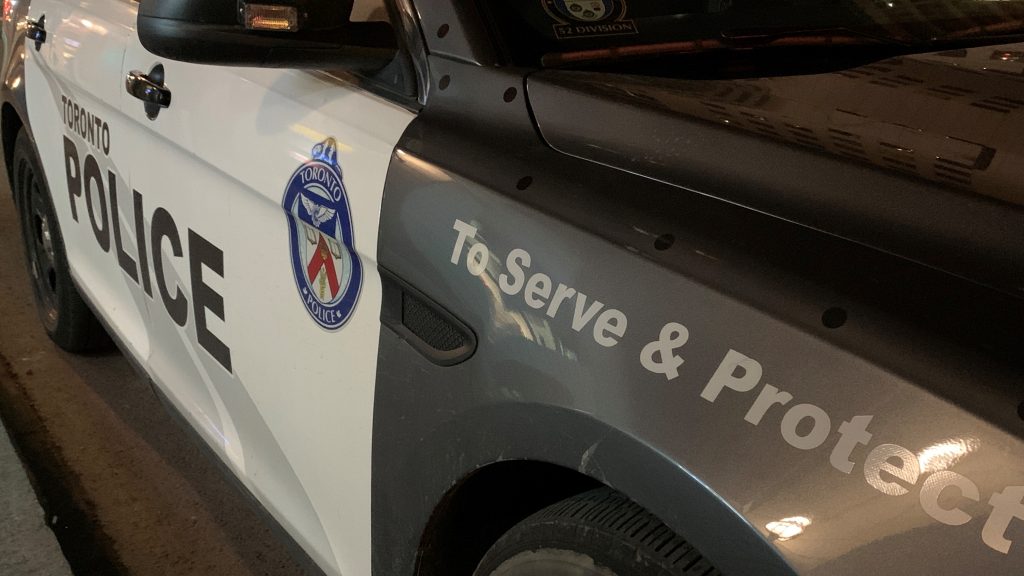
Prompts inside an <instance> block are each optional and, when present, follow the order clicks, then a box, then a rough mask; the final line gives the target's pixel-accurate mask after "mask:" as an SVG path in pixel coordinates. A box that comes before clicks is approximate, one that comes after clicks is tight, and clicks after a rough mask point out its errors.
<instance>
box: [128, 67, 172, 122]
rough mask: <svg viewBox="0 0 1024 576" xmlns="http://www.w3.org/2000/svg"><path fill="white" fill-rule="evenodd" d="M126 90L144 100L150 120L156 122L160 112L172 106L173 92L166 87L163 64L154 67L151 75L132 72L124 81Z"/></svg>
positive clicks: (136, 71) (150, 72)
mask: <svg viewBox="0 0 1024 576" xmlns="http://www.w3.org/2000/svg"><path fill="white" fill-rule="evenodd" d="M124 88H125V90H127V91H128V93H129V94H131V95H132V96H134V97H136V98H138V99H139V100H142V102H143V104H144V105H145V108H146V116H147V117H148V118H149V119H150V120H156V117H157V115H159V114H160V110H162V109H164V108H168V107H170V105H171V91H170V89H168V88H167V86H165V85H164V66H163V64H157V65H156V66H153V69H152V70H150V71H149V74H143V73H142V72H140V71H138V70H132V71H131V72H129V73H128V76H127V77H126V78H125V80H124Z"/></svg>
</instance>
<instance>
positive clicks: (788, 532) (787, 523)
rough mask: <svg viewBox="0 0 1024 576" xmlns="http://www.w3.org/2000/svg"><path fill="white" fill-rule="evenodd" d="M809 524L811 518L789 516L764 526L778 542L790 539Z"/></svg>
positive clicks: (801, 532)
mask: <svg viewBox="0 0 1024 576" xmlns="http://www.w3.org/2000/svg"><path fill="white" fill-rule="evenodd" d="M810 525H811V519H810V518H808V517H806V516H791V517H789V518H783V519H782V520H776V521H774V522H769V523H767V524H765V526H764V527H765V528H766V529H767V530H768V531H769V532H771V533H772V534H774V535H775V537H776V539H777V540H778V541H779V542H785V541H786V540H792V539H793V538H796V537H797V536H799V535H801V534H803V533H804V529H805V528H807V527H808V526H810Z"/></svg>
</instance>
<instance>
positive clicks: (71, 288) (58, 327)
mask: <svg viewBox="0 0 1024 576" xmlns="http://www.w3.org/2000/svg"><path fill="white" fill-rule="evenodd" d="M11 167H12V171H13V173H12V176H13V178H12V181H13V186H14V195H15V197H16V198H17V199H18V201H17V203H16V204H17V206H18V207H19V209H20V217H21V232H22V242H23V243H24V245H25V260H26V263H27V265H28V273H29V280H30V282H31V284H32V293H33V296H35V302H36V310H37V311H38V312H39V320H40V321H41V322H42V324H43V328H44V329H45V330H46V334H47V335H48V336H49V337H50V339H51V340H53V341H54V342H55V343H56V344H57V346H60V347H61V348H63V349H64V350H67V351H68V352H91V351H95V350H100V349H104V348H106V347H108V346H109V344H110V339H109V337H108V336H107V334H106V332H105V331H104V330H103V327H102V326H101V325H100V323H99V321H98V320H96V317H95V316H93V313H92V310H90V309H89V306H88V305H87V304H86V303H85V301H84V300H83V299H82V296H81V294H79V293H78V289H77V288H75V284H74V282H73V281H72V280H71V272H70V269H69V268H68V258H67V253H66V252H65V251H64V237H63V236H62V235H61V232H60V225H59V224H58V222H57V215H56V212H55V211H54V209H53V199H52V197H51V196H50V189H49V187H48V186H47V185H46V178H45V176H44V173H43V169H42V165H41V164H40V162H39V156H38V154H36V149H35V145H34V144H33V143H32V140H31V139H30V138H29V136H28V133H27V132H26V131H25V129H24V128H22V129H21V131H20V132H19V133H18V137H17V139H16V140H15V141H14V154H13V157H12V162H11Z"/></svg>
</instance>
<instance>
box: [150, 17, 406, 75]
mask: <svg viewBox="0 0 1024 576" xmlns="http://www.w3.org/2000/svg"><path fill="white" fill-rule="evenodd" d="M351 12H352V0H254V1H249V0H142V2H141V4H140V5H139V13H138V23H137V24H138V32H139V40H140V41H141V42H142V45H143V46H144V47H145V48H146V50H149V51H150V52H152V53H153V54H156V55H157V56H162V57H164V58H168V59H171V60H179V61H182V62H192V63H195V64H217V65H221V66H253V67H259V68H343V69H348V70H354V71H359V72H373V71H377V70H379V69H381V68H383V67H384V66H386V65H387V64H388V63H389V62H391V60H393V59H394V57H395V54H396V53H397V46H396V42H395V34H394V30H393V29H392V28H391V25H390V24H388V23H386V22H349V21H348V19H349V16H350V15H351Z"/></svg>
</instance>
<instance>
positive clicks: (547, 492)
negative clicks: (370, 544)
mask: <svg viewBox="0 0 1024 576" xmlns="http://www.w3.org/2000/svg"><path fill="white" fill-rule="evenodd" d="M599 486H601V484H600V483H599V482H598V481H596V480H594V479H593V478H590V477H589V476H586V475H584V474H581V473H579V472H577V471H575V470H571V469H568V468H563V467H561V466H557V465H554V464H547V463H544V462H534V461H528V460H513V461H506V462H498V463H495V464H490V465H488V466H485V467H483V468H480V469H479V470H476V471H475V472H473V473H472V474H470V475H469V476H467V477H466V478H464V479H463V480H462V481H460V482H459V483H458V484H456V485H455V486H454V487H452V488H451V490H449V491H448V493H447V494H446V495H445V497H444V499H442V501H441V503H440V504H439V505H438V506H437V508H436V509H435V510H434V513H433V515H432V516H431V518H430V522H429V523H428V524H427V528H426V530H424V533H423V537H422V539H421V541H420V548H419V559H418V562H417V564H418V566H417V571H416V573H417V576H471V575H472V574H473V570H474V569H475V568H476V566H477V564H478V563H479V562H480V560H481V558H483V556H484V554H486V553H487V550H488V549H490V547H491V546H492V545H493V544H494V543H495V542H496V541H497V540H498V539H499V538H500V537H501V535H502V534H504V533H505V532H506V531H508V529H509V528H511V527H512V526H514V525H516V524H517V523H518V522H519V521H521V520H523V519H525V518H526V517H528V516H530V515H531V514H533V513H534V512H537V511H539V510H542V509H544V508H546V507H547V506H550V505H551V504H554V503H555V502H559V501H561V500H564V499H566V498H568V497H570V496H574V495H576V494H580V493H582V492H585V491H587V490H591V489H593V488H597V487H599Z"/></svg>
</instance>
